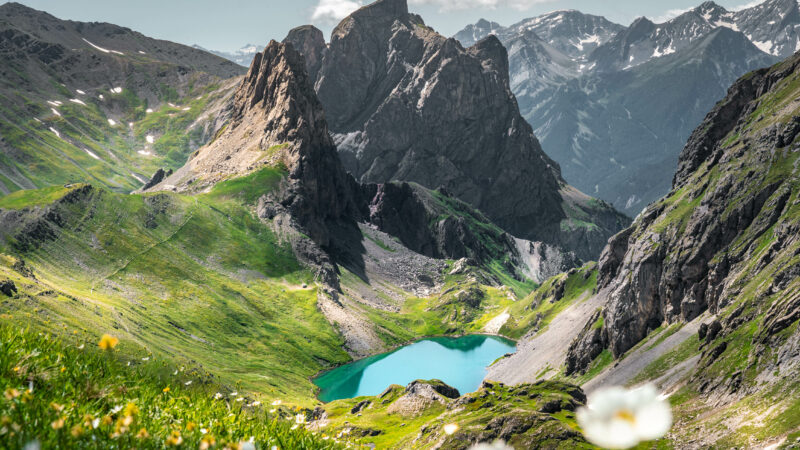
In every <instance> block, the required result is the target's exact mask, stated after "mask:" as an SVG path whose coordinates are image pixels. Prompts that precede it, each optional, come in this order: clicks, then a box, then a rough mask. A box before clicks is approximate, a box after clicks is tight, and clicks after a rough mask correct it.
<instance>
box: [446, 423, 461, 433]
mask: <svg viewBox="0 0 800 450" xmlns="http://www.w3.org/2000/svg"><path fill="white" fill-rule="evenodd" d="M456 431H458V424H456V423H448V424H447V425H445V426H444V434H453V433H455V432H456Z"/></svg>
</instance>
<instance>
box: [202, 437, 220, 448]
mask: <svg viewBox="0 0 800 450" xmlns="http://www.w3.org/2000/svg"><path fill="white" fill-rule="evenodd" d="M216 443H217V440H216V439H214V436H212V435H210V434H207V435H205V436H203V439H201V440H200V450H208V449H209V448H211V447H212V446H214V444H216Z"/></svg>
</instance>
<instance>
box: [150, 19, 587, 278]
mask: <svg viewBox="0 0 800 450" xmlns="http://www.w3.org/2000/svg"><path fill="white" fill-rule="evenodd" d="M305 30H306V31H307V32H309V33H308V34H307V35H306V37H308V38H309V39H308V40H305V41H298V42H297V45H299V46H301V47H304V48H310V46H313V44H314V42H318V40H317V39H316V37H318V35H315V33H313V30H311V29H309V28H306V29H305ZM296 31H297V30H296ZM309 54H311V53H309ZM229 114H230V116H231V120H230V121H229V122H228V124H227V126H226V128H225V130H224V131H223V132H222V133H221V134H220V135H219V136H218V137H217V138H216V139H215V140H214V141H213V142H211V143H210V144H208V145H207V146H205V147H203V148H201V149H200V150H198V151H197V153H196V154H195V155H194V156H193V157H192V159H191V160H190V161H189V162H188V163H187V164H186V165H185V166H184V167H183V168H181V169H179V170H178V171H176V172H175V173H174V174H169V175H168V174H167V173H165V172H163V171H160V172H158V173H157V174H156V177H154V179H153V180H151V182H150V183H148V190H151V191H158V190H165V189H166V190H177V191H189V192H199V191H205V190H208V189H210V188H211V187H212V186H213V185H215V184H217V183H219V182H220V181H223V180H226V179H228V178H230V177H233V176H236V177H240V176H244V175H247V174H250V173H254V172H259V171H261V170H278V171H281V172H283V176H282V178H281V182H280V183H279V185H278V187H277V188H274V189H266V188H265V189H264V192H260V193H259V194H260V195H261V198H260V199H259V201H258V204H257V205H256V209H257V212H258V214H259V216H260V217H262V218H264V219H267V220H273V219H275V220H276V223H278V224H282V225H281V226H283V225H289V226H290V227H291V228H296V229H297V230H298V231H300V232H301V233H302V234H303V235H306V236H308V237H309V238H310V240H311V242H308V241H306V240H305V239H301V238H297V239H293V241H292V242H293V246H294V250H295V252H296V253H297V254H298V256H299V257H300V258H301V259H302V260H303V261H305V262H308V263H311V264H312V265H314V266H317V267H321V268H322V269H324V270H322V271H321V272H320V274H321V275H324V279H325V280H326V281H327V282H328V284H329V285H331V286H334V287H335V286H337V282H336V275H335V268H334V266H333V264H332V263H333V262H334V261H335V262H338V263H341V264H345V265H347V266H348V267H350V268H351V270H353V271H354V272H356V273H359V272H360V270H361V269H360V268H361V267H362V266H363V264H364V263H363V260H362V258H363V256H362V254H361V251H362V250H363V249H362V247H361V244H360V242H361V240H362V237H361V233H360V231H359V230H358V228H357V226H356V223H357V222H366V223H370V224H372V225H373V226H375V227H376V228H378V229H379V230H381V231H383V232H386V233H388V234H390V235H392V236H396V237H398V238H399V239H400V241H401V242H402V243H403V244H404V245H405V246H406V247H407V248H409V249H411V250H413V251H415V252H418V253H420V254H423V255H426V256H430V257H434V258H447V259H460V258H470V259H472V260H473V261H474V262H475V264H481V265H483V264H486V265H488V264H490V263H491V262H493V261H500V262H501V263H502V264H504V267H505V269H506V270H507V271H508V272H509V273H511V274H514V275H516V276H517V278H519V279H522V278H523V277H524V276H528V277H530V278H533V279H535V280H537V281H539V280H541V279H543V277H546V276H549V275H552V274H553V273H554V271H556V270H560V269H569V268H571V267H573V265H575V264H578V263H579V260H578V259H577V258H576V257H575V256H574V255H571V254H566V255H561V254H560V253H561V252H559V251H557V250H556V249H554V248H551V247H548V246H546V245H542V244H534V243H530V242H527V241H524V243H523V244H521V246H524V245H525V244H528V246H529V247H530V248H529V251H528V253H527V254H526V253H523V252H521V251H520V250H519V249H518V247H517V241H515V239H514V238H513V237H511V236H510V235H509V234H507V233H506V232H505V231H503V230H501V229H500V228H498V227H497V226H495V225H494V224H492V223H491V221H490V220H489V219H488V218H486V217H485V216H484V215H483V214H481V213H479V212H478V211H476V210H474V209H473V208H472V207H470V206H469V205H467V204H466V203H463V202H461V201H458V200H457V199H454V198H451V197H450V196H449V194H443V193H441V192H432V191H430V190H428V189H425V188H424V187H422V186H419V185H414V186H411V185H409V184H406V183H399V184H392V183H390V184H381V185H374V184H373V185H364V186H360V185H358V183H356V181H355V180H354V179H353V177H352V176H350V175H349V174H347V173H346V172H345V170H344V168H343V166H342V164H341V162H340V159H339V155H338V154H337V152H336V147H335V145H334V144H333V141H332V139H331V137H330V134H329V132H328V126H327V122H326V119H325V114H324V112H323V110H322V106H321V104H320V102H319V101H318V99H317V96H316V93H315V92H314V90H313V88H312V86H311V83H310V80H309V77H308V74H307V72H306V70H305V63H304V59H303V57H302V56H301V55H300V54H299V53H298V52H296V51H295V50H294V48H293V45H292V44H288V43H284V44H279V43H277V42H271V43H270V44H269V45H267V47H266V48H265V50H264V51H263V52H262V53H259V54H257V55H256V56H255V58H254V60H253V64H252V66H251V67H250V70H249V71H248V73H247V75H246V76H245V78H244V79H243V80H242V82H241V84H240V85H239V87H238V88H237V90H236V92H235V94H234V96H233V102H232V105H231V110H230V112H229ZM167 175H168V176H167ZM521 242H522V241H521ZM317 247H318V248H317ZM319 250H324V251H325V252H324V253H323V252H321V251H319ZM523 255H524V257H523ZM329 257H333V259H330V258H329Z"/></svg>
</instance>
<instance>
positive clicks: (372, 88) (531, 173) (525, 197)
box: [287, 0, 625, 259]
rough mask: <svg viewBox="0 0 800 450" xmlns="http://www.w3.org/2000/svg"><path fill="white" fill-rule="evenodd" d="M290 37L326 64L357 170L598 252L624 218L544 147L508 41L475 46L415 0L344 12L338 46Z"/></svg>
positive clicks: (587, 252)
mask: <svg viewBox="0 0 800 450" xmlns="http://www.w3.org/2000/svg"><path fill="white" fill-rule="evenodd" d="M314 36H316V37H314ZM287 41H289V42H293V43H295V44H296V45H298V46H300V47H302V48H304V49H306V50H305V54H306V59H307V64H308V65H309V67H315V66H316V65H319V67H320V69H319V71H318V72H317V73H316V74H312V78H314V79H315V80H316V82H315V83H316V84H315V87H316V91H317V93H318V95H319V98H320V101H321V102H322V104H323V105H324V108H325V112H326V114H327V117H328V123H329V125H330V127H331V130H332V132H333V133H334V139H335V141H336V143H337V146H338V148H339V153H340V155H341V157H342V161H343V163H344V165H345V167H346V168H347V169H348V171H350V173H352V174H353V175H354V176H355V177H356V179H358V180H360V181H362V182H374V183H384V182H387V181H391V180H400V181H413V182H416V183H419V184H421V185H423V186H425V187H428V188H432V189H435V188H438V187H440V186H441V187H444V188H446V190H447V191H449V192H451V193H452V194H453V195H454V196H455V197H457V198H459V199H461V200H464V201H466V202H468V203H470V204H471V205H473V206H475V207H476V208H478V209H479V210H481V211H482V212H484V213H485V214H486V215H487V216H488V217H489V218H490V219H492V221H494V222H495V223H496V224H497V225H498V226H500V227H501V228H503V229H505V230H507V231H509V232H510V233H512V234H514V235H517V236H519V237H522V238H525V239H529V240H536V241H543V242H547V243H549V244H555V245H562V246H564V247H566V248H567V249H569V250H573V251H575V252H576V253H578V254H579V256H581V257H584V258H587V259H589V258H593V257H596V255H597V254H598V253H599V250H600V248H601V247H602V245H604V243H605V241H606V239H607V238H608V236H610V234H612V233H613V232H614V231H615V230H618V229H619V228H618V227H619V226H621V225H623V224H624V222H625V218H624V217H622V216H620V215H616V214H615V213H614V211H613V210H612V209H611V208H609V207H608V205H604V204H601V203H596V202H593V201H592V200H591V199H589V198H588V197H585V196H580V195H575V194H576V193H575V192H573V191H572V190H571V188H569V187H568V186H567V185H566V183H565V182H564V180H563V179H562V178H561V175H560V171H559V168H558V165H557V164H555V163H554V162H553V161H552V160H551V159H550V158H548V157H547V156H546V155H545V153H544V152H543V151H542V149H541V146H540V145H539V143H538V141H537V140H536V138H535V137H534V135H533V131H532V130H531V128H530V126H529V125H528V124H527V123H526V122H525V120H524V119H523V118H522V116H521V115H520V113H519V108H518V106H517V103H516V100H515V99H514V96H513V94H512V93H511V90H510V84H509V77H508V57H507V54H506V51H505V49H504V48H503V46H502V45H501V44H500V42H499V41H498V40H497V38H495V37H493V36H490V37H488V38H485V39H483V40H481V41H480V42H478V43H476V44H475V45H474V46H472V47H470V48H468V49H465V48H464V47H462V46H461V45H460V44H459V43H458V42H457V41H456V40H454V39H447V38H445V37H443V36H441V35H439V34H438V33H436V32H435V31H433V30H432V29H430V28H429V27H427V26H425V24H424V22H423V21H422V19H421V18H420V17H419V16H417V15H414V14H410V13H409V12H408V7H407V5H406V2H405V0H380V1H378V2H375V3H373V4H372V5H369V6H367V7H364V8H362V9H360V10H358V11H356V12H355V13H353V14H352V15H351V16H350V17H348V18H346V19H345V20H343V21H342V23H341V24H339V26H338V27H337V28H336V29H335V30H334V31H333V34H332V37H331V42H330V45H329V46H327V47H325V46H324V43H323V42H322V41H321V40H320V39H319V34H318V33H316V32H310V31H309V29H308V28H303V29H300V30H293V31H292V32H291V33H290V35H289V36H288V37H287ZM317 55H323V57H322V61H321V63H320V61H319V58H318V56H317ZM576 210H580V212H579V213H578V214H579V215H580V216H581V217H580V219H579V218H578V217H577V216H576V213H575V211H576Z"/></svg>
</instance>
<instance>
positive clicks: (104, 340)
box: [97, 334, 119, 350]
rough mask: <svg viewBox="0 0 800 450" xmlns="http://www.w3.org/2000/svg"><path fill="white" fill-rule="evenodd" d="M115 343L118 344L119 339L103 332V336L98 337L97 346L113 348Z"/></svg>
mask: <svg viewBox="0 0 800 450" xmlns="http://www.w3.org/2000/svg"><path fill="white" fill-rule="evenodd" d="M117 344H119V339H117V338H115V337H114V336H110V335H108V334H104V335H103V337H101V338H100V342H98V343H97V346H98V347H100V349H102V350H113V349H114V347H116V346H117Z"/></svg>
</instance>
